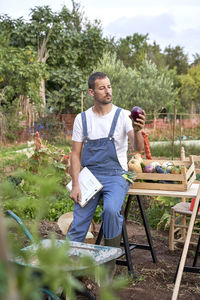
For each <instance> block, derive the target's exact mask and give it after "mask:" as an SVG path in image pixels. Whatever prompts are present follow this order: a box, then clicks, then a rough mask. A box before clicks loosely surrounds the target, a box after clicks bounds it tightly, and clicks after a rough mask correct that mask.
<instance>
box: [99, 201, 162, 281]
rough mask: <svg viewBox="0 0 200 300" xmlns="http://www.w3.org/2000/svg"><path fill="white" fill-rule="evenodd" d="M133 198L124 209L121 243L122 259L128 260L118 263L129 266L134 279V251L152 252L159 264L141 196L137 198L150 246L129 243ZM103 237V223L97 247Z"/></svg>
mask: <svg viewBox="0 0 200 300" xmlns="http://www.w3.org/2000/svg"><path fill="white" fill-rule="evenodd" d="M131 197H132V196H131V195H129V196H128V199H127V202H126V206H125V209H124V221H123V225H122V238H123V242H121V246H123V247H124V251H123V253H122V255H121V256H120V257H123V256H125V257H126V260H121V259H117V260H116V263H117V264H118V265H123V266H127V268H128V271H129V273H131V274H132V275H133V276H134V277H137V275H136V273H135V272H134V268H133V264H132V259H131V251H132V250H134V249H135V248H138V249H144V250H150V251H151V255H152V259H153V262H154V263H156V262H157V257H156V254H155V251H154V248H153V243H152V238H151V233H150V229H149V225H148V222H147V219H146V215H145V211H144V208H143V203H142V199H141V197H140V196H136V197H137V201H138V205H139V209H140V213H141V217H142V220H143V225H144V228H145V233H146V236H147V240H148V245H139V244H134V243H129V241H128V234H127V230H126V220H127V217H128V212H129V209H130V204H131V200H132V199H131ZM102 237H103V223H102V224H101V228H100V230H99V234H98V237H97V240H96V244H97V245H99V244H100V242H101V239H102Z"/></svg>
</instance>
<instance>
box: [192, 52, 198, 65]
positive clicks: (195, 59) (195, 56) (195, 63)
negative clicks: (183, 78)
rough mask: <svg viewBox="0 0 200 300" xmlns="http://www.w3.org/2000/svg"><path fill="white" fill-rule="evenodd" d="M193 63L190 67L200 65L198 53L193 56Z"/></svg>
mask: <svg viewBox="0 0 200 300" xmlns="http://www.w3.org/2000/svg"><path fill="white" fill-rule="evenodd" d="M193 59H194V60H193V63H192V64H191V66H197V65H200V54H199V53H195V54H194V55H193Z"/></svg>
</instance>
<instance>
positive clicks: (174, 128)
mask: <svg viewBox="0 0 200 300" xmlns="http://www.w3.org/2000/svg"><path fill="white" fill-rule="evenodd" d="M175 132H176V101H174V122H173V134H172V160H173V159H174V140H175Z"/></svg>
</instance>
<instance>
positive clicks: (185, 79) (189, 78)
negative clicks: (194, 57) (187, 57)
mask: <svg viewBox="0 0 200 300" xmlns="http://www.w3.org/2000/svg"><path fill="white" fill-rule="evenodd" d="M179 82H180V87H179V91H178V94H179V97H180V103H181V105H182V109H183V111H184V112H188V111H189V112H190V111H191V109H192V108H193V110H194V111H191V113H194V112H195V111H196V112H198V113H200V104H199V103H200V65H197V66H193V67H191V68H190V69H189V70H188V74H186V75H180V76H179Z"/></svg>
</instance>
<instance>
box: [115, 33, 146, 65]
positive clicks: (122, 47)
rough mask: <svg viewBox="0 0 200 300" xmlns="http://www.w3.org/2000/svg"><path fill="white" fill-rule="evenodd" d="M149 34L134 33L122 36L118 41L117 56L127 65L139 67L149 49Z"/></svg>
mask: <svg viewBox="0 0 200 300" xmlns="http://www.w3.org/2000/svg"><path fill="white" fill-rule="evenodd" d="M147 40H148V34H146V35H142V34H138V33H134V34H133V35H132V36H127V37H125V38H120V39H119V41H118V42H117V43H116V51H117V58H118V59H120V60H121V61H122V62H123V63H124V65H125V67H131V68H133V69H134V68H136V67H138V66H139V65H140V64H141V62H142V61H143V59H144V58H145V54H146V51H147Z"/></svg>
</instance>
